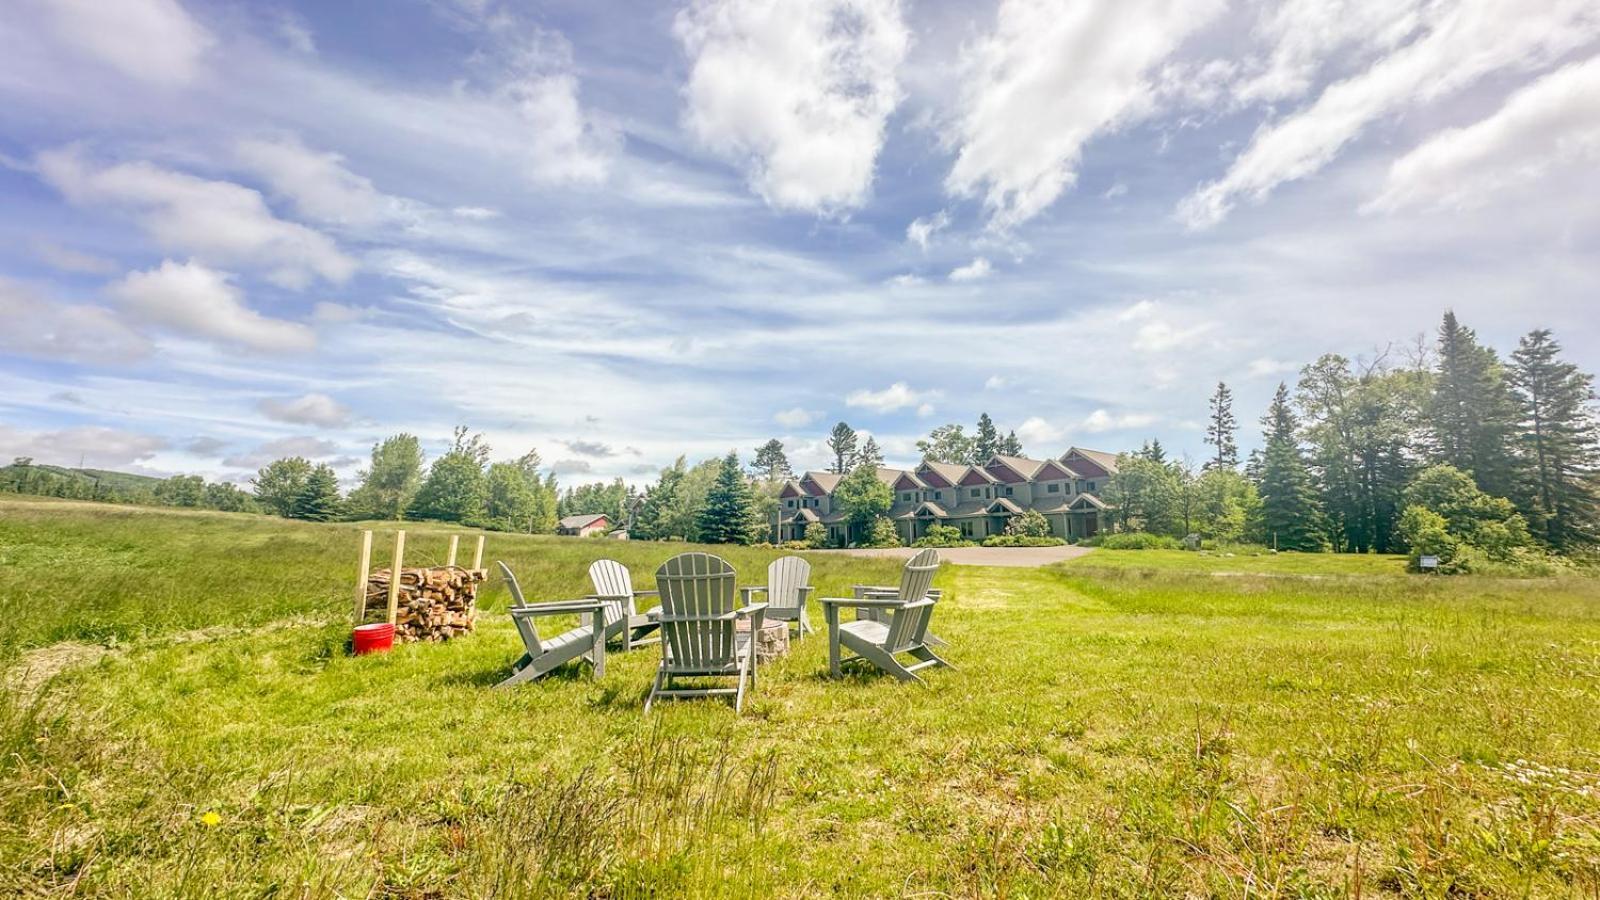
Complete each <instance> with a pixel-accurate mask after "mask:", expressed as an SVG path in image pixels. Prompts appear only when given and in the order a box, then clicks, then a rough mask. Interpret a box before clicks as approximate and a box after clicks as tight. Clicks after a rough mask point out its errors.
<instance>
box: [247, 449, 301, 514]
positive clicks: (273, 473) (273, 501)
mask: <svg viewBox="0 0 1600 900" xmlns="http://www.w3.org/2000/svg"><path fill="white" fill-rule="evenodd" d="M309 477H311V461H310V460H308V459H306V458H305V457H303V456H291V457H288V458H286V459H278V460H273V461H272V462H270V463H268V464H267V465H266V466H263V467H262V468H261V470H260V471H258V472H257V473H256V477H254V478H252V479H250V483H251V484H252V485H254V486H255V494H256V502H258V503H260V504H261V505H262V507H263V508H265V509H267V510H269V511H271V512H273V513H276V514H278V515H280V516H287V515H289V513H290V511H291V510H292V509H294V504H295V500H296V499H298V498H299V496H300V494H301V492H302V491H304V490H305V486H306V479H307V478H309Z"/></svg>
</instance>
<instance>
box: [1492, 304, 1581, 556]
mask: <svg viewBox="0 0 1600 900" xmlns="http://www.w3.org/2000/svg"><path fill="white" fill-rule="evenodd" d="M1508 375H1509V381H1510V384H1511V389H1512V392H1513V395H1514V397H1515V399H1516V403H1517V409H1518V422H1517V434H1516V436H1515V446H1516V448H1517V458H1518V462H1519V468H1520V470H1521V479H1520V480H1521V481H1522V483H1523V485H1524V490H1523V491H1522V493H1524V494H1525V495H1526V496H1527V498H1528V502H1527V503H1526V504H1525V512H1526V513H1527V518H1528V520H1529V524H1530V526H1531V527H1532V530H1533V532H1534V534H1535V535H1537V536H1538V537H1539V539H1540V540H1542V541H1544V542H1545V543H1546V544H1548V545H1549V546H1550V547H1552V548H1554V549H1557V550H1571V549H1575V548H1578V547H1582V546H1586V545H1592V544H1594V543H1596V542H1597V541H1600V527H1597V526H1600V426H1597V423H1596V421H1595V412H1594V408H1593V406H1592V405H1591V404H1592V403H1593V402H1594V399H1595V394H1594V376H1592V375H1588V374H1586V373H1584V372H1582V371H1580V370H1579V369H1578V367H1577V366H1576V365H1574V364H1572V363H1570V362H1566V361H1564V360H1563V359H1562V358H1561V345H1560V344H1558V343H1557V342H1556V341H1555V339H1554V338H1552V337H1551V336H1550V332H1549V331H1548V330H1545V329H1538V330H1536V331H1532V332H1529V333H1528V335H1527V336H1526V337H1524V338H1523V339H1522V340H1521V342H1520V343H1519V344H1518V345H1517V349H1516V352H1514V353H1512V354H1511V367H1510V371H1509V373H1508Z"/></svg>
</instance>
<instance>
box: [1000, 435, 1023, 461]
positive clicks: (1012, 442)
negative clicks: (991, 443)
mask: <svg viewBox="0 0 1600 900" xmlns="http://www.w3.org/2000/svg"><path fill="white" fill-rule="evenodd" d="M1000 453H1001V455H1003V456H1021V455H1022V441H1021V440H1020V439H1019V438H1018V437H1017V433H1016V432H1015V431H1008V432H1006V436H1005V437H1003V438H1001V439H1000Z"/></svg>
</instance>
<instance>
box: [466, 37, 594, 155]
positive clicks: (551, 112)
mask: <svg viewBox="0 0 1600 900" xmlns="http://www.w3.org/2000/svg"><path fill="white" fill-rule="evenodd" d="M520 31H521V37H520V40H519V42H517V43H512V44H509V45H507V46H506V47H504V48H503V49H502V52H501V54H500V58H501V59H502V65H503V69H502V71H501V72H500V74H499V83H498V84H497V85H496V87H495V92H494V93H495V95H496V97H498V98H499V99H500V100H501V101H502V102H505V103H507V104H509V105H510V106H511V108H512V109H514V110H516V112H517V115H518V116H520V117H521V119H522V121H523V122H524V123H525V124H526V125H527V131H526V132H525V134H524V140H525V142H526V146H525V152H526V154H527V158H528V162H529V170H528V172H529V175H530V176H531V177H532V178H533V179H534V180H535V181H540V182H544V183H548V184H597V183H600V182H603V181H605V179H606V177H607V176H608V175H609V174H610V171H611V165H612V158H613V157H614V156H615V155H616V152H617V146H618V143H619V137H618V135H617V134H616V133H615V131H614V130H612V129H611V128H609V127H607V126H606V125H604V124H603V123H602V122H600V121H597V120H596V119H595V118H594V117H593V116H591V115H589V113H588V112H587V111H586V110H585V109H584V108H583V104H582V102H581V101H580V100H579V99H578V76H577V75H576V74H575V73H574V72H573V64H572V45H571V44H569V43H568V42H567V39H566V38H565V37H563V36H562V35H561V34H560V33H558V32H553V31H548V30H546V29H543V28H538V27H526V26H524V27H522V28H521V29H520Z"/></svg>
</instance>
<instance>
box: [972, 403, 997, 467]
mask: <svg viewBox="0 0 1600 900" xmlns="http://www.w3.org/2000/svg"><path fill="white" fill-rule="evenodd" d="M999 452H1000V432H999V431H998V430H996V429H995V427H994V420H993V419H991V418H989V414H988V413H981V414H979V416H978V430H977V432H976V433H975V434H973V436H972V458H973V459H974V460H976V461H977V464H978V465H982V464H983V463H986V462H988V461H989V460H990V459H992V458H993V457H994V455H995V454H996V453H999Z"/></svg>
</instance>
